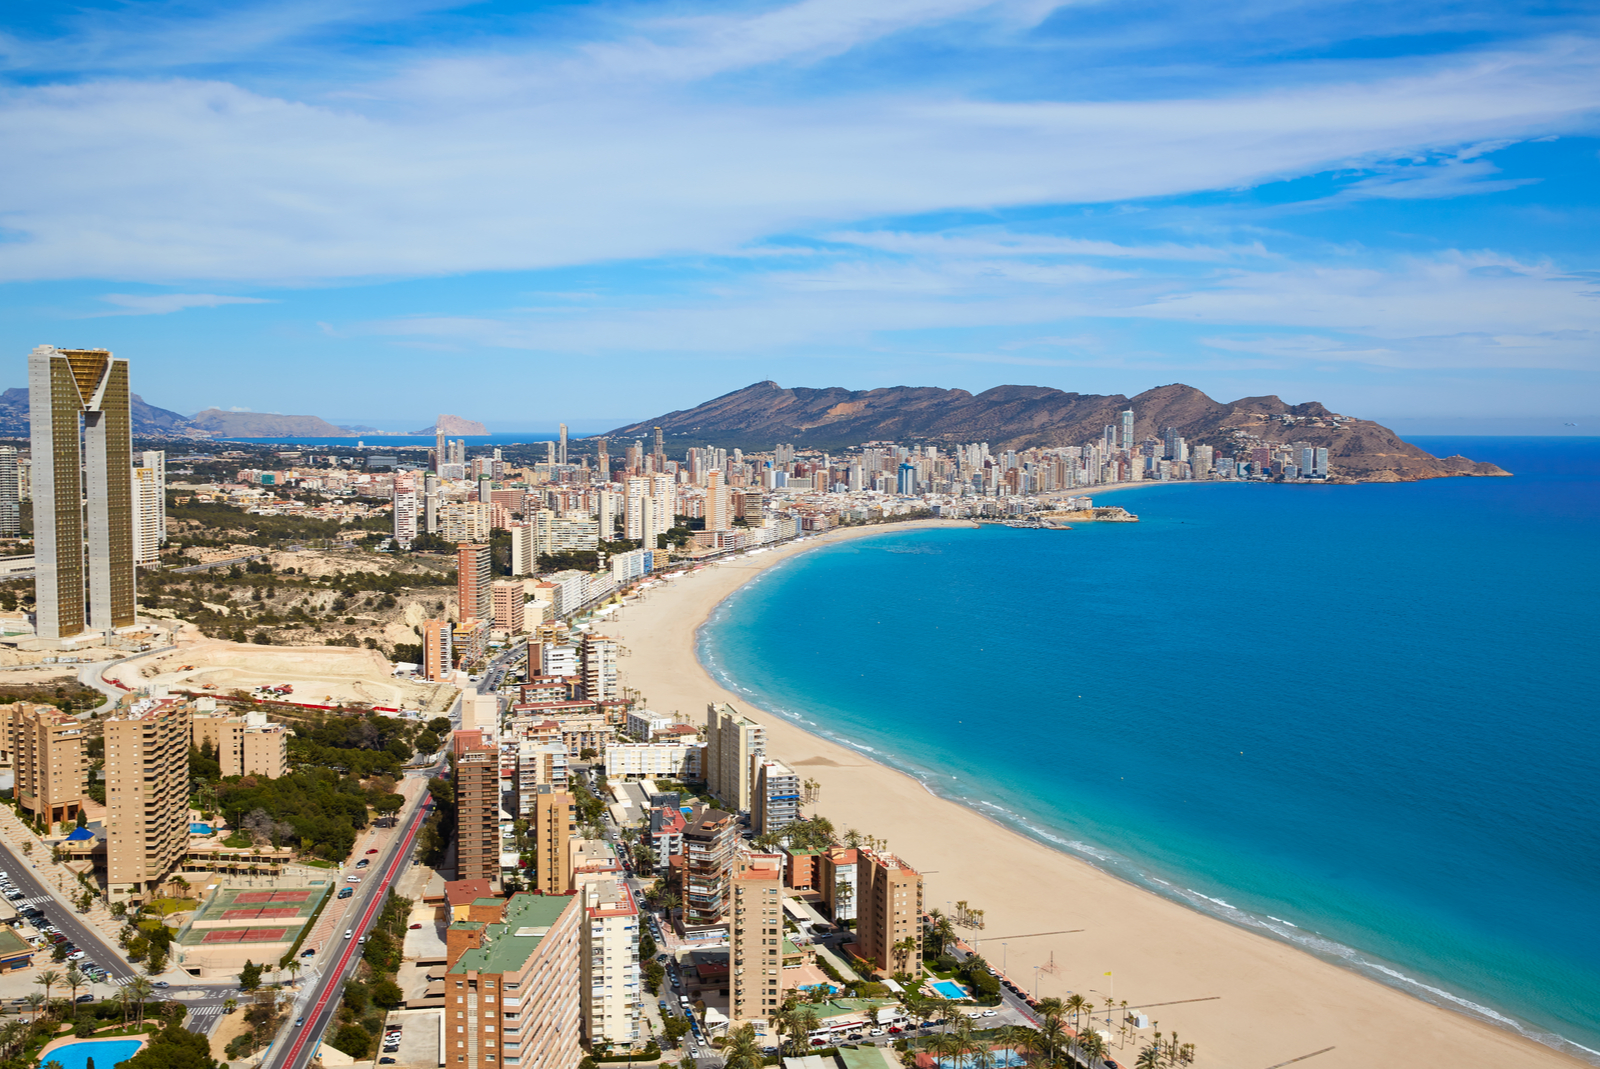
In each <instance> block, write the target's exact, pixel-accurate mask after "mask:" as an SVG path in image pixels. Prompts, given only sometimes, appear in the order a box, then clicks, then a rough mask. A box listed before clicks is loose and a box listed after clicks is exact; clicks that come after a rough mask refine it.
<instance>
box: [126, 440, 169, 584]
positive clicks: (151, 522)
mask: <svg viewBox="0 0 1600 1069" xmlns="http://www.w3.org/2000/svg"><path fill="white" fill-rule="evenodd" d="M139 459H140V460H141V461H142V463H141V464H139V465H138V466H137V467H135V468H134V469H133V562H134V563H135V564H139V565H149V564H156V563H158V562H159V561H160V560H161V547H162V546H163V545H164V544H166V541H167V454H166V453H165V452H164V451H161V450H147V451H146V452H144V453H141V454H140V456H139Z"/></svg>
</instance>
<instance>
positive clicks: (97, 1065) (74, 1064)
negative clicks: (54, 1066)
mask: <svg viewBox="0 0 1600 1069" xmlns="http://www.w3.org/2000/svg"><path fill="white" fill-rule="evenodd" d="M143 1043H144V1040H142V1039H98V1040H86V1041H84V1042H82V1043H68V1044H67V1045H66V1046H64V1047H57V1048H56V1049H55V1050H53V1051H51V1052H50V1053H49V1054H46V1055H45V1057H44V1060H45V1061H47V1062H60V1063H61V1069H87V1067H88V1063H89V1059H90V1058H93V1059H94V1069H112V1067H113V1066H115V1065H116V1064H117V1063H118V1062H125V1061H127V1060H128V1059H129V1058H131V1057H133V1056H134V1054H135V1052H137V1051H138V1049H139V1047H140V1046H141V1045H142V1044H143Z"/></svg>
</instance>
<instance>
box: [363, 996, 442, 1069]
mask: <svg viewBox="0 0 1600 1069" xmlns="http://www.w3.org/2000/svg"><path fill="white" fill-rule="evenodd" d="M443 1013H444V1011H443V1010H396V1011H395V1012H393V1013H391V1014H389V1019H388V1024H387V1025H386V1027H387V1028H388V1029H390V1030H391V1034H392V1030H393V1029H395V1028H399V1029H400V1042H399V1044H398V1045H395V1044H389V1043H386V1044H385V1046H391V1045H393V1046H397V1049H395V1050H382V1051H379V1052H378V1064H379V1065H393V1066H396V1067H397V1069H399V1067H402V1066H412V1067H415V1066H437V1065H438V1064H439V1025H440V1022H441V1019H442V1017H443Z"/></svg>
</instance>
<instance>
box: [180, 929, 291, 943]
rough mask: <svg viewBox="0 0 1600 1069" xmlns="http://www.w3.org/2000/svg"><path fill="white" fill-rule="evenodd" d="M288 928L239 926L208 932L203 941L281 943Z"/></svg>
mask: <svg viewBox="0 0 1600 1069" xmlns="http://www.w3.org/2000/svg"><path fill="white" fill-rule="evenodd" d="M288 931H289V929H287V928H238V929H227V928H224V929H221V930H219V931H215V932H207V933H206V935H205V938H204V939H202V940H200V941H201V942H202V943H281V942H283V937H284V935H285V934H286V933H287V932H288Z"/></svg>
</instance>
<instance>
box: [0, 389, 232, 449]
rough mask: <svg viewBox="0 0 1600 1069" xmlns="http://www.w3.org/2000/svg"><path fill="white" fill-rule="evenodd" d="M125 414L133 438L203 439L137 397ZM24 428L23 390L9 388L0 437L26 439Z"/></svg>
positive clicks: (0, 411)
mask: <svg viewBox="0 0 1600 1069" xmlns="http://www.w3.org/2000/svg"><path fill="white" fill-rule="evenodd" d="M128 414H129V415H130V416H131V417H132V419H133V433H134V434H138V435H145V436H149V437H173V436H181V437H196V436H199V437H205V435H204V434H198V435H197V430H198V429H197V428H196V427H195V426H194V424H193V423H192V422H191V421H190V420H189V419H187V418H186V417H184V416H181V415H179V414H178V413H176V412H169V411H168V410H167V409H165V408H157V407H156V406H155V405H151V404H146V403H145V400H144V398H142V397H140V396H139V395H138V394H134V395H133V397H132V400H131V401H130V402H129V404H128ZM28 426H29V423H28V391H27V388H26V387H22V388H16V387H13V388H12V389H9V390H7V391H5V393H0V437H4V438H26V437H27V436H28Z"/></svg>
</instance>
